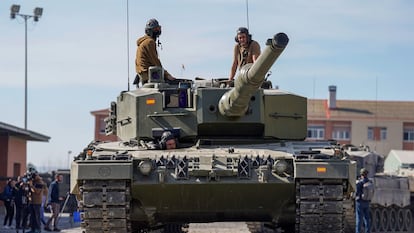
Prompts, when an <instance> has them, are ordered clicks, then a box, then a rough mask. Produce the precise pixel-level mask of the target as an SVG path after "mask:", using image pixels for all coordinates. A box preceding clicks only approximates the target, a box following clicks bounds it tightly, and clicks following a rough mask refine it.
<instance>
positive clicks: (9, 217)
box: [3, 200, 14, 226]
mask: <svg viewBox="0 0 414 233" xmlns="http://www.w3.org/2000/svg"><path fill="white" fill-rule="evenodd" d="M4 206H5V207H6V216H5V217H4V223H3V225H7V221H8V222H9V224H8V225H9V226H11V224H12V221H13V217H14V203H13V201H12V200H8V201H4Z"/></svg>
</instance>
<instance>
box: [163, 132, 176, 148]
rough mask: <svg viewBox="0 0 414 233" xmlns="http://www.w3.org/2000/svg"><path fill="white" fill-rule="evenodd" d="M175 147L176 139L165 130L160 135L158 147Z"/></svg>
mask: <svg viewBox="0 0 414 233" xmlns="http://www.w3.org/2000/svg"><path fill="white" fill-rule="evenodd" d="M175 148H177V140H176V138H175V137H174V135H173V134H172V133H171V132H170V131H165V132H163V133H162V135H161V140H160V149H162V150H171V149H175Z"/></svg>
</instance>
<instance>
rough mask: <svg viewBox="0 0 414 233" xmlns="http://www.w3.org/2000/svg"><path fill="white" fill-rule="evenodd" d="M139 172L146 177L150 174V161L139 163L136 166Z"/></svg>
mask: <svg viewBox="0 0 414 233" xmlns="http://www.w3.org/2000/svg"><path fill="white" fill-rule="evenodd" d="M138 168H139V171H140V172H141V173H142V174H143V175H145V176H147V175H149V174H150V173H151V170H152V163H151V161H148V160H145V161H141V162H140V163H139V165H138Z"/></svg>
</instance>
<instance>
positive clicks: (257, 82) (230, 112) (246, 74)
mask: <svg viewBox="0 0 414 233" xmlns="http://www.w3.org/2000/svg"><path fill="white" fill-rule="evenodd" d="M288 42H289V38H288V36H287V35H286V34H285V33H278V34H276V35H274V37H273V39H269V40H268V41H267V43H266V45H267V46H266V48H265V50H264V51H263V53H262V54H261V55H260V56H259V58H258V59H257V61H256V62H255V63H254V64H251V63H250V64H246V65H245V66H243V67H242V69H241V70H240V73H239V75H238V76H237V79H236V80H235V85H234V88H233V89H232V90H230V91H228V92H226V93H225V94H224V95H223V96H222V97H221V99H220V104H219V110H220V113H221V114H222V115H224V116H228V117H240V116H242V115H244V113H245V112H246V110H247V108H248V104H249V101H250V97H251V96H252V95H253V93H254V92H255V91H256V90H257V89H259V88H260V86H261V85H262V83H263V81H264V79H265V75H266V73H267V72H268V71H269V69H270V67H271V66H272V65H273V63H274V62H275V61H276V59H277V58H278V57H279V55H280V54H281V53H282V52H283V50H284V49H285V48H286V46H287V44H288Z"/></svg>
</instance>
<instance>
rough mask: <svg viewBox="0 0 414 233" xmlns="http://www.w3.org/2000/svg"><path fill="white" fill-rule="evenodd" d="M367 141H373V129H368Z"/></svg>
mask: <svg viewBox="0 0 414 233" xmlns="http://www.w3.org/2000/svg"><path fill="white" fill-rule="evenodd" d="M368 140H374V127H368Z"/></svg>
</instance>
